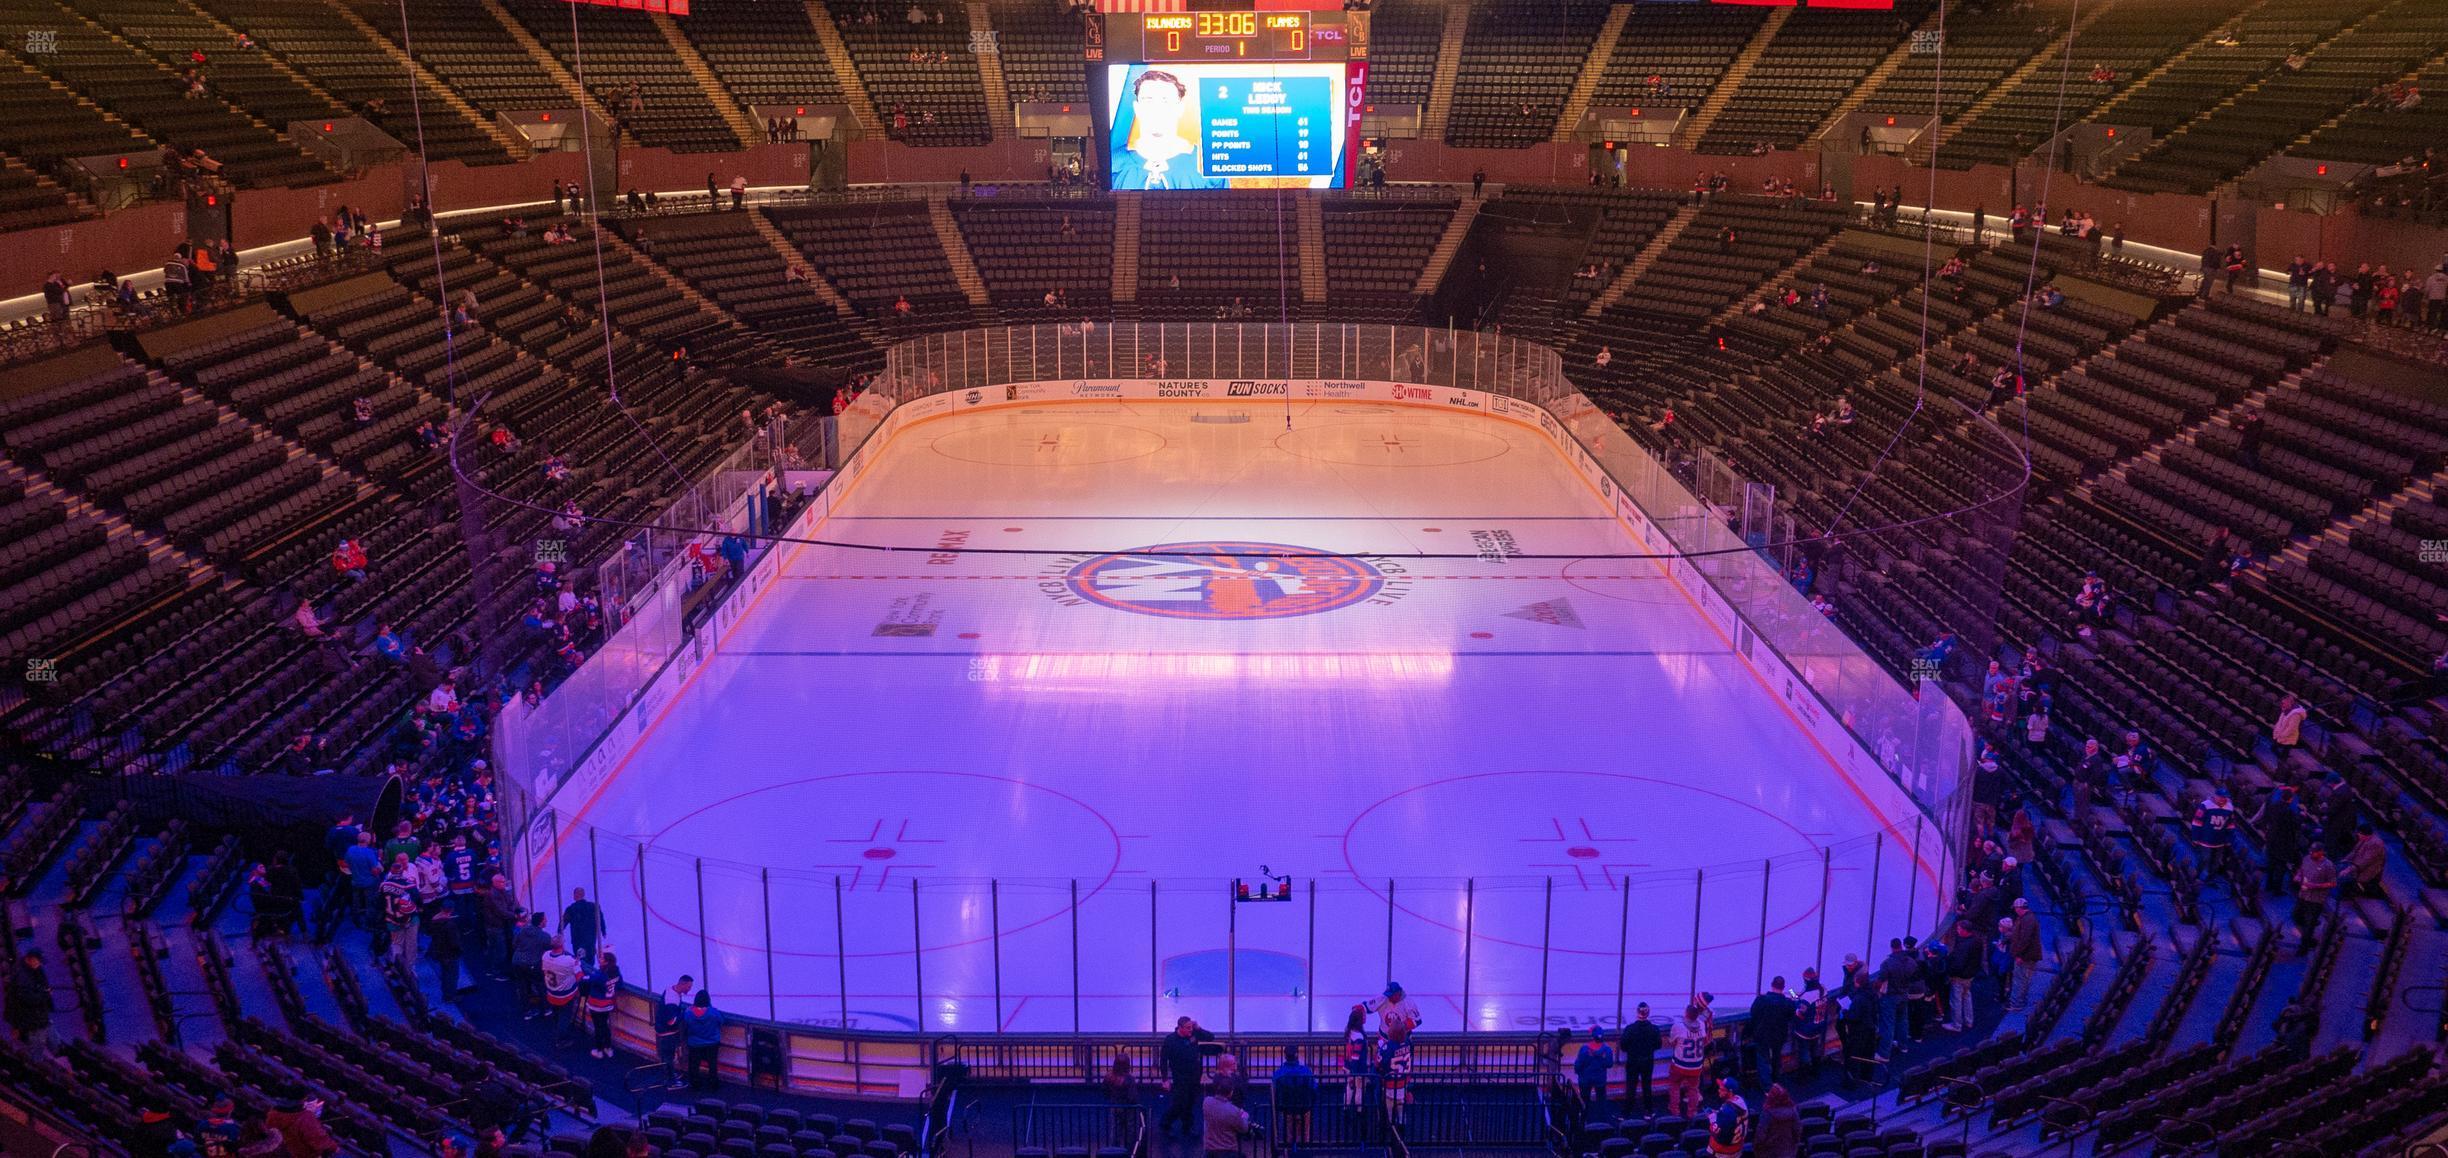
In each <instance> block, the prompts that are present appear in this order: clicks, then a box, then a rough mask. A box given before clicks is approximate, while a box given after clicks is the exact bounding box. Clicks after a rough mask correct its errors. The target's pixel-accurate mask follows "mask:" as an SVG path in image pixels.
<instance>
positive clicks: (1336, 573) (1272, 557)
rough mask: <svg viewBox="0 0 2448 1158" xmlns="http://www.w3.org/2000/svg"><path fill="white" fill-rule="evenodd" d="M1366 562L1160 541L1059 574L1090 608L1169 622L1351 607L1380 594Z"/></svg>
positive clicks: (1289, 550)
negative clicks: (1122, 612) (1158, 617)
mask: <svg viewBox="0 0 2448 1158" xmlns="http://www.w3.org/2000/svg"><path fill="white" fill-rule="evenodd" d="M1385 584H1386V577H1385V575H1384V574H1383V573H1382V572H1380V571H1379V570H1378V569H1377V568H1376V567H1375V566H1372V565H1370V564H1369V563H1368V562H1366V561H1364V560H1361V559H1355V558H1349V557H1345V556H1336V555H1314V554H1310V553H1308V549H1307V548H1302V547H1292V546H1286V545H1284V544H1282V543H1250V542H1240V541H1233V540H1207V541H1200V542H1189V543H1159V544H1157V545H1155V546H1151V547H1142V548H1140V549H1138V550H1136V551H1125V552H1121V553H1119V554H1113V555H1098V556H1096V557H1094V558H1091V559H1088V560H1085V561H1083V562H1081V563H1080V564H1079V565H1077V566H1075V567H1073V568H1071V570H1070V571H1069V572H1068V573H1067V574H1065V575H1064V576H1063V586H1064V587H1065V588H1067V589H1069V591H1070V593H1071V594H1073V595H1075V596H1077V597H1079V598H1081V599H1084V600H1087V601H1088V602H1090V603H1095V604H1100V605H1102V606H1106V607H1111V608H1115V609H1117V610H1121V611H1135V612H1138V613H1139V614H1141V615H1159V616H1164V617H1166V618H1170V619H1286V618H1290V617H1292V616H1296V615H1316V614H1318V613H1319V612H1322V611H1334V610H1338V609H1340V608H1345V607H1349V606H1351V605H1353V604H1355V603H1359V602H1361V601H1362V600H1365V599H1368V598H1369V597H1371V596H1374V595H1376V594H1377V593H1378V592H1379V591H1380V590H1382V589H1384V587H1385Z"/></svg>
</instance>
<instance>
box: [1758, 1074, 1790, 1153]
mask: <svg viewBox="0 0 2448 1158" xmlns="http://www.w3.org/2000/svg"><path fill="white" fill-rule="evenodd" d="M1801 1153H1802V1111H1801V1109H1800V1107H1797V1106H1795V1105H1794V1100H1793V1095H1792V1094H1790V1093H1787V1092H1786V1090H1785V1087H1784V1086H1781V1085H1771V1086H1769V1087H1768V1092H1767V1093H1765V1094H1762V1095H1760V1112H1759V1128H1758V1129H1757V1130H1755V1131H1753V1132H1752V1135H1751V1158H1799V1156H1800V1155H1801Z"/></svg>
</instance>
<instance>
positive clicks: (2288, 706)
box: [2270, 692, 2311, 760]
mask: <svg viewBox="0 0 2448 1158" xmlns="http://www.w3.org/2000/svg"><path fill="white" fill-rule="evenodd" d="M2310 714H2311V713H2310V712H2309V711H2306V710H2305V708H2304V706H2303V702H2302V701H2301V700H2298V699H2296V698H2295V693H2293V692H2288V693H2287V694H2285V695H2283V696H2280V697H2279V698H2278V717H2277V718H2276V719H2274V720H2272V721H2270V743H2271V745H2273V746H2275V747H2276V748H2277V749H2278V757H2279V759H2281V760H2284V759H2285V758H2286V755H2287V753H2289V752H2292V751H2294V750H2295V747H2296V745H2299V744H2301V743H2303V725H2304V718H2305V717H2306V716H2309V715H2310Z"/></svg>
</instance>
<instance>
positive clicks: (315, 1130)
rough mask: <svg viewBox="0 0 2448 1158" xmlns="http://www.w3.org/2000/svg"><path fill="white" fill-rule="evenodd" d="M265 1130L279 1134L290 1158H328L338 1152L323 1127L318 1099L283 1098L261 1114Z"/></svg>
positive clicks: (337, 1144)
mask: <svg viewBox="0 0 2448 1158" xmlns="http://www.w3.org/2000/svg"><path fill="white" fill-rule="evenodd" d="M264 1129H265V1130H267V1131H269V1132H272V1133H276V1134H278V1135H280V1138H281V1144H282V1146H283V1147H284V1148H286V1149H287V1151H288V1153H289V1158H329V1156H330V1155H333V1154H337V1153H339V1152H340V1142H339V1139H336V1138H334V1137H332V1134H331V1130H330V1129H329V1128H327V1127H325V1126H324V1125H323V1100H322V1099H321V1098H307V1099H304V1100H303V1101H300V1100H298V1099H294V1098H291V1099H283V1100H282V1101H279V1102H275V1103H273V1105H272V1111H271V1112H270V1113H268V1114H265V1115H264Z"/></svg>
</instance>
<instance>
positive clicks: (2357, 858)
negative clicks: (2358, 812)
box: [2338, 821, 2388, 899]
mask: <svg viewBox="0 0 2448 1158" xmlns="http://www.w3.org/2000/svg"><path fill="white" fill-rule="evenodd" d="M2387 869H2388V846H2387V845H2386V844H2383V843H2381V840H2380V834H2379V833H2378V832H2375V831H2373V829H2372V826H2371V823H2370V822H2369V821H2366V822H2364V823H2363V824H2361V825H2359V826H2358V827H2357V828H2356V830H2355V840H2354V847H2352V848H2350V849H2348V850H2347V851H2346V864H2345V867H2344V868H2343V870H2342V871H2341V872H2340V876H2339V880H2338V892H2339V895H2341V896H2349V897H2371V898H2376V899H2385V897H2386V896H2387V894H2386V893H2384V892H2382V891H2381V888H2380V879H2381V875H2382V874H2383V873H2385V872H2386V871H2387Z"/></svg>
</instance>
